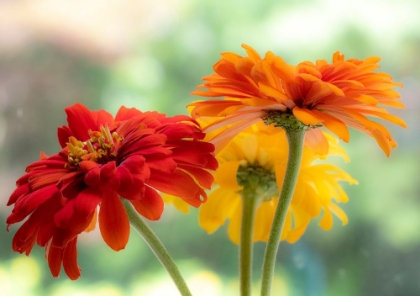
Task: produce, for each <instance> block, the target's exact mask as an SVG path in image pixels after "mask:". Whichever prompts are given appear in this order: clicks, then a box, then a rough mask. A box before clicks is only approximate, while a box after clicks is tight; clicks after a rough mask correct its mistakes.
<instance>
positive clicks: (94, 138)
mask: <svg viewBox="0 0 420 296" xmlns="http://www.w3.org/2000/svg"><path fill="white" fill-rule="evenodd" d="M100 130H101V131H92V130H89V132H88V133H89V137H90V138H89V140H87V141H85V142H82V141H79V140H77V139H76V138H75V137H73V136H71V137H70V138H69V142H68V143H67V147H68V148H69V155H68V164H67V165H66V167H68V168H75V169H77V170H78V169H79V165H80V162H82V161H84V160H90V161H94V162H96V163H99V164H105V163H107V162H109V161H112V160H116V158H117V151H118V148H119V147H120V144H121V143H122V141H123V137H120V136H119V135H118V134H117V133H116V132H113V133H111V131H110V130H109V127H108V126H106V127H103V126H101V127H100Z"/></svg>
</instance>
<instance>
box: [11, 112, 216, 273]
mask: <svg viewBox="0 0 420 296" xmlns="http://www.w3.org/2000/svg"><path fill="white" fill-rule="evenodd" d="M66 113H67V121H68V126H63V127H61V128H59V129H58V139H59V142H60V145H61V147H62V148H63V149H62V150H61V151H60V152H59V153H58V154H55V155H52V156H49V157H48V156H46V155H45V154H43V153H41V159H40V160H39V161H36V162H34V163H32V164H30V165H29V166H28V167H27V169H26V172H27V173H26V174H25V175H24V176H22V177H21V178H20V179H18V180H17V182H16V184H17V189H16V190H15V191H14V192H13V193H12V195H11V196H10V199H9V202H8V205H12V204H14V209H13V211H12V213H11V214H10V216H9V217H8V218H7V224H8V226H7V228H9V226H10V225H11V224H14V223H17V222H20V221H22V220H24V219H25V218H28V219H27V220H26V221H25V222H24V223H23V225H22V226H21V227H20V228H19V230H18V231H17V233H16V234H15V236H14V238H13V250H14V251H17V252H20V253H23V252H26V255H29V253H30V252H31V250H32V248H33V246H34V244H35V242H36V243H37V244H38V245H40V246H45V250H46V259H47V260H48V264H49V267H50V269H51V273H52V275H53V276H55V277H56V276H58V275H59V273H60V269H61V265H63V267H64V270H65V272H66V273H67V275H68V276H69V278H70V279H73V280H74V279H77V278H78V277H79V276H80V268H79V267H78V265H77V250H76V242H77V237H78V235H79V234H80V233H81V232H83V231H89V230H92V229H93V228H94V227H95V224H96V216H97V214H96V213H97V209H98V206H99V214H98V220H99V228H100V231H101V234H102V237H103V239H104V241H105V242H106V243H107V244H108V245H109V246H110V247H111V248H112V249H113V250H115V251H118V250H121V249H124V247H125V246H126V244H127V242H128V237H129V231H130V228H129V220H128V216H127V213H126V211H125V209H124V205H123V203H122V201H121V200H120V197H122V198H125V199H127V200H129V201H130V202H131V203H132V205H133V206H134V208H135V209H136V210H137V212H138V213H139V214H141V215H142V216H144V217H146V218H148V219H150V220H157V219H159V218H160V216H161V214H162V211H163V201H162V198H161V196H160V195H159V193H158V192H157V190H158V191H162V192H165V193H169V194H172V195H175V196H179V197H181V198H182V199H183V200H184V201H186V202H187V203H189V204H190V205H192V206H195V207H198V206H199V205H200V204H201V203H202V202H203V201H205V199H206V193H205V192H204V190H203V188H207V189H210V186H211V184H212V182H213V177H212V176H211V174H210V173H209V172H207V169H210V170H214V169H216V168H217V161H216V159H215V158H214V156H213V150H214V146H213V145H212V144H210V143H207V142H203V141H200V140H202V139H203V138H204V136H205V134H204V133H203V132H201V129H200V126H199V124H198V123H197V122H196V121H194V120H193V119H191V118H190V117H188V116H175V117H166V116H165V115H164V114H159V113H157V112H145V113H143V112H141V111H139V110H136V109H134V108H132V109H127V108H125V107H121V108H120V110H119V111H118V113H117V115H116V117H115V119H114V118H113V117H112V115H111V114H109V113H108V112H106V111H103V110H101V111H90V110H88V109H87V108H86V107H85V106H83V105H81V104H76V105H74V106H72V107H69V108H67V109H66Z"/></svg>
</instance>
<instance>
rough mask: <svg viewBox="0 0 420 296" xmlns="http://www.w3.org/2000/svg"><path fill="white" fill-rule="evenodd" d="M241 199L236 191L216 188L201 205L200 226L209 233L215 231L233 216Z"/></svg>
mask: <svg viewBox="0 0 420 296" xmlns="http://www.w3.org/2000/svg"><path fill="white" fill-rule="evenodd" d="M240 201H241V199H240V196H239V195H238V194H236V193H235V192H232V191H228V190H224V189H223V188H218V189H216V190H214V191H213V192H212V193H211V194H210V195H209V196H208V197H207V202H205V203H204V204H202V205H201V207H200V214H199V219H198V221H199V224H200V226H201V227H202V228H203V229H204V230H206V231H207V232H208V233H213V232H214V231H216V230H217V228H219V227H220V226H221V225H223V224H224V223H225V220H226V219H227V218H230V217H231V216H232V214H233V212H234V211H235V209H236V208H238V207H239V203H240Z"/></svg>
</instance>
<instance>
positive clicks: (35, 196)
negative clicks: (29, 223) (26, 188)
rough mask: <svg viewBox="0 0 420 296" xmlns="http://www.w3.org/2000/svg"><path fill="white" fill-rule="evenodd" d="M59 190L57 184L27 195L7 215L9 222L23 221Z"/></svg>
mask: <svg viewBox="0 0 420 296" xmlns="http://www.w3.org/2000/svg"><path fill="white" fill-rule="evenodd" d="M57 192H58V190H57V187H56V186H55V184H53V185H50V186H47V187H44V188H41V189H39V190H37V191H34V192H32V193H29V194H27V195H25V196H24V197H23V198H21V199H19V200H18V202H17V203H16V205H15V207H14V209H13V211H12V213H11V214H10V215H9V217H7V224H14V223H16V222H19V221H22V220H23V219H25V217H26V216H28V215H29V214H30V213H32V212H33V211H34V210H35V209H36V208H37V207H39V206H40V205H41V204H43V203H44V202H46V201H47V200H48V199H50V198H51V197H53V196H54V194H56V193H57Z"/></svg>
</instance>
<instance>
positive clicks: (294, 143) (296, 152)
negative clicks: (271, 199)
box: [261, 130, 305, 296]
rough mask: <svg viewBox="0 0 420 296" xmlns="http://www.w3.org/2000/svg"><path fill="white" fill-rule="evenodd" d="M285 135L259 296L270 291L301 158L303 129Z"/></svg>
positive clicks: (287, 132) (265, 294)
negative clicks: (280, 177) (286, 149)
mask: <svg viewBox="0 0 420 296" xmlns="http://www.w3.org/2000/svg"><path fill="white" fill-rule="evenodd" d="M286 135H287V139H288V142H289V157H288V160H287V167H286V174H285V176H284V182H283V188H282V190H281V193H280V196H279V202H278V205H277V209H276V213H275V214H274V219H273V224H272V226H271V232H270V237H269V239H268V242H267V247H266V249H265V255H264V263H263V273H262V284H261V296H269V295H270V293H271V282H272V280H273V275H274V267H275V263H276V255H277V250H278V247H279V241H280V236H281V233H282V230H283V225H284V221H285V220H286V215H287V210H288V208H289V205H290V201H291V200H292V196H293V192H294V190H295V186H296V182H297V178H298V175H299V168H300V163H301V159H302V150H303V140H304V136H305V131H290V130H286Z"/></svg>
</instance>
